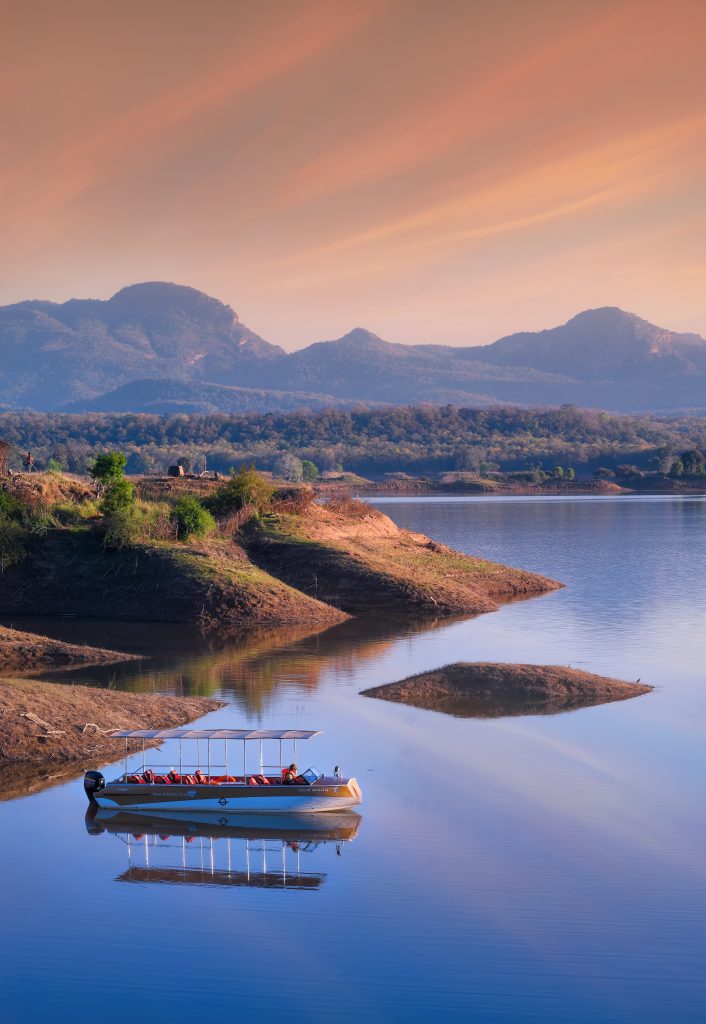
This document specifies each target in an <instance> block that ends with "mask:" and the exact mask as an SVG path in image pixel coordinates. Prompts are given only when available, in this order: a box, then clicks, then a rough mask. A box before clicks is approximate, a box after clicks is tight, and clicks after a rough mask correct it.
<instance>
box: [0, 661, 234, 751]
mask: <svg viewBox="0 0 706 1024" xmlns="http://www.w3.org/2000/svg"><path fill="white" fill-rule="evenodd" d="M222 706H223V702H222V701H218V700H212V699H210V698H205V697H165V696H161V695H157V694H142V693H118V692H116V691H115V690H100V689H96V688H94V687H87V686H64V685H62V684H57V683H43V682H37V681H35V680H25V679H22V680H19V679H2V680H0V767H4V766H6V765H21V764H27V765H29V764H37V765H39V766H42V767H46V766H47V765H70V764H75V765H76V766H77V767H82V768H96V767H97V766H98V765H100V764H104V763H106V762H107V761H113V760H115V759H117V758H119V757H120V756H121V754H122V753H124V751H125V741H124V740H115V739H112V738H111V737H110V736H108V735H106V733H108V732H110V731H111V730H113V729H159V728H164V729H169V728H173V727H175V726H179V725H185V724H186V723H187V722H191V721H193V720H194V719H195V718H200V717H201V715H205V714H207V713H208V712H209V711H215V710H216V709H217V708H219V707H222Z"/></svg>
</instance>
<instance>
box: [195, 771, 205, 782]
mask: <svg viewBox="0 0 706 1024" xmlns="http://www.w3.org/2000/svg"><path fill="white" fill-rule="evenodd" d="M194 778H195V779H196V781H197V782H206V781H207V779H206V776H205V775H204V773H203V772H202V771H201V769H200V768H197V769H196V771H195V772H194Z"/></svg>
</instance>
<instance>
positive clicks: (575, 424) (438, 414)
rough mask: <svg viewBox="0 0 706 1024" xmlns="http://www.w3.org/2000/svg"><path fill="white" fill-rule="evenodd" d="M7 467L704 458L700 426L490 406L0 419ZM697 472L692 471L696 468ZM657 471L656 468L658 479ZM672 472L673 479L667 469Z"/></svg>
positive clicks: (369, 469)
mask: <svg viewBox="0 0 706 1024" xmlns="http://www.w3.org/2000/svg"><path fill="white" fill-rule="evenodd" d="M0 438H3V439H4V440H5V442H7V444H8V445H9V448H8V449H7V451H6V453H5V454H6V460H7V463H8V465H9V467H10V468H20V465H21V461H22V458H23V457H24V455H25V453H26V452H27V451H31V452H32V453H33V455H34V458H35V460H36V462H37V465H38V467H39V468H47V467H48V466H49V463H50V460H53V461H52V463H51V465H52V466H54V467H56V468H59V467H60V468H62V469H65V470H68V471H69V472H78V473H85V472H87V471H88V470H89V468H90V466H91V465H92V463H93V459H94V458H95V455H96V453H97V452H101V451H105V450H108V449H119V450H120V451H122V452H124V453H125V454H126V457H127V464H126V470H127V472H128V473H129V474H134V473H162V472H164V470H165V469H166V467H167V466H168V465H170V464H174V463H176V462H177V461H178V460H182V463H183V464H188V466H189V467H190V468H192V469H193V470H194V471H196V470H201V469H203V468H204V464H205V467H206V468H207V469H212V470H218V471H221V472H224V473H225V472H228V470H229V469H230V467H232V466H238V465H241V464H248V465H249V464H254V465H256V466H258V467H259V468H261V469H275V468H277V462H278V460H279V461H280V464H281V460H282V459H283V458H284V457H286V456H289V457H292V458H295V459H298V460H300V462H301V463H302V464H309V465H306V467H305V471H306V474H308V475H309V476H311V474H312V473H313V470H312V468H311V467H312V466H313V467H314V468H315V469H318V470H330V469H337V468H340V467H344V468H345V469H347V470H351V471H353V472H357V473H360V474H362V475H366V476H372V477H380V476H382V475H383V474H384V473H389V472H400V471H402V472H407V473H413V474H415V473H439V472H448V471H454V470H461V471H470V472H475V471H479V470H480V468H481V466H497V467H499V468H500V469H502V470H506V471H513V470H532V469H537V470H544V471H548V472H550V473H552V472H553V470H554V468H555V467H556V466H557V465H561V466H571V467H573V468H574V469H575V471H576V473H577V475H581V476H590V475H592V474H593V473H594V472H595V471H596V470H597V469H599V468H602V469H606V470H609V471H612V472H614V471H616V470H617V468H618V467H619V466H633V467H635V468H636V469H637V470H638V472H663V473H672V474H673V475H678V474H679V466H678V465H676V466H675V463H679V462H680V461H681V462H682V467H683V468H682V471H681V472H682V473H683V474H684V475H689V472H690V470H691V469H693V465H694V463H693V461H689V460H687V463H688V464H686V465H685V464H684V463H683V461H682V459H681V456H682V454H683V453H685V452H690V451H691V452H696V453H703V451H704V450H705V449H706V419H704V418H699V417H669V418H658V417H655V416H647V415H640V416H630V415H619V414H612V413H606V412H601V411H597V410H586V409H579V408H577V407H575V406H571V405H566V406H562V407H561V408H558V409H543V408H535V409H521V408H516V407H508V406H494V407H491V408H488V409H468V408H459V407H456V406H417V407H409V406H396V407H392V408H384V409H375V410H363V409H361V410H359V411H357V410H338V409H330V410H323V411H317V412H310V411H307V410H302V411H299V412H293V413H266V414H256V413H252V414H233V415H225V414H218V415H207V416H203V415H167V416H155V415H147V414H129V413H128V414H105V413H94V414H81V415H69V414H58V413H33V412H29V413H2V414H0ZM695 458H696V463H698V458H697V457H695ZM664 467H666V468H664ZM672 467H674V469H673V468H672Z"/></svg>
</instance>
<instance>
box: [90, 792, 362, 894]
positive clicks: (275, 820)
mask: <svg viewBox="0 0 706 1024" xmlns="http://www.w3.org/2000/svg"><path fill="white" fill-rule="evenodd" d="M85 820H86V831H87V832H88V833H89V835H94V836H95V835H101V834H102V833H109V834H111V835H114V836H116V837H117V838H118V839H120V840H121V841H122V842H123V843H124V845H125V848H126V856H127V867H126V869H125V870H124V871H122V872H121V873H120V874H119V875H118V876H117V877H116V879H115V880H116V881H118V882H132V883H142V884H145V883H153V884H161V885H165V884H166V885H207V886H244V887H248V888H258V889H304V890H311V889H318V888H319V887H320V886H321V885H322V884H323V882H324V881H325V880H326V877H327V875H326V873H325V872H322V871H320V870H310V868H314V869H316V868H319V867H321V850H322V848H323V847H326V846H332V845H333V846H334V847H335V854H336V855H337V856H340V855H341V853H342V849H343V844H345V843H348V842H352V840H353V839H355V837H356V835H357V834H358V830H359V828H360V822H361V817H360V815H358V814H356V813H355V812H353V811H345V812H341V813H339V814H335V813H326V814H309V815H301V814H297V815H291V814H290V815H279V814H277V815H273V814H268V815H257V814H248V815H244V814H237V815H230V816H226V815H222V816H218V817H216V816H215V815H210V816H209V815H202V816H194V817H192V816H189V817H186V816H184V815H176V814H174V815H167V814H164V813H161V814H159V815H150V814H145V813H140V814H131V813H128V812H124V811H123V812H116V811H111V810H105V809H101V808H95V807H91V808H89V809H88V811H87V812H86V819H85ZM312 856H313V858H314V859H313V860H311V861H310V860H309V858H310V857H312Z"/></svg>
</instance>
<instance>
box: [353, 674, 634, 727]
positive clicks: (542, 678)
mask: <svg viewBox="0 0 706 1024" xmlns="http://www.w3.org/2000/svg"><path fill="white" fill-rule="evenodd" d="M652 689H653V687H652V686H647V685H645V684H644V683H640V682H637V683H626V682H623V681H622V680H619V679H610V678H608V677H606V676H597V675H594V674H593V673H591V672H583V671H582V670H580V669H576V668H571V667H567V666H564V665H512V664H496V663H492V662H481V661H479V662H456V663H455V664H452V665H446V666H444V667H443V668H438V669H435V670H434V671H432V672H421V673H419V675H415V676H409V677H408V678H407V679H402V680H400V681H399V682H396V683H388V684H386V685H384V686H374V687H372V688H371V689H368V690H363V691H362V694H363V696H365V697H378V698H379V699H380V700H389V701H395V702H397V703H399V704H409V705H411V706H412V707H417V708H424V709H426V710H428V711H441V712H443V713H444V714H447V715H454V716H455V717H457V718H504V717H508V716H515V715H556V714H559V713H560V712H562V711H574V710H576V709H578V708H587V707H592V706H594V705H596V704H609V703H611V702H613V701H618V700H629V699H630V698H631V697H639V696H640V695H641V694H644V693H648V692H649V691H650V690H652Z"/></svg>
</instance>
